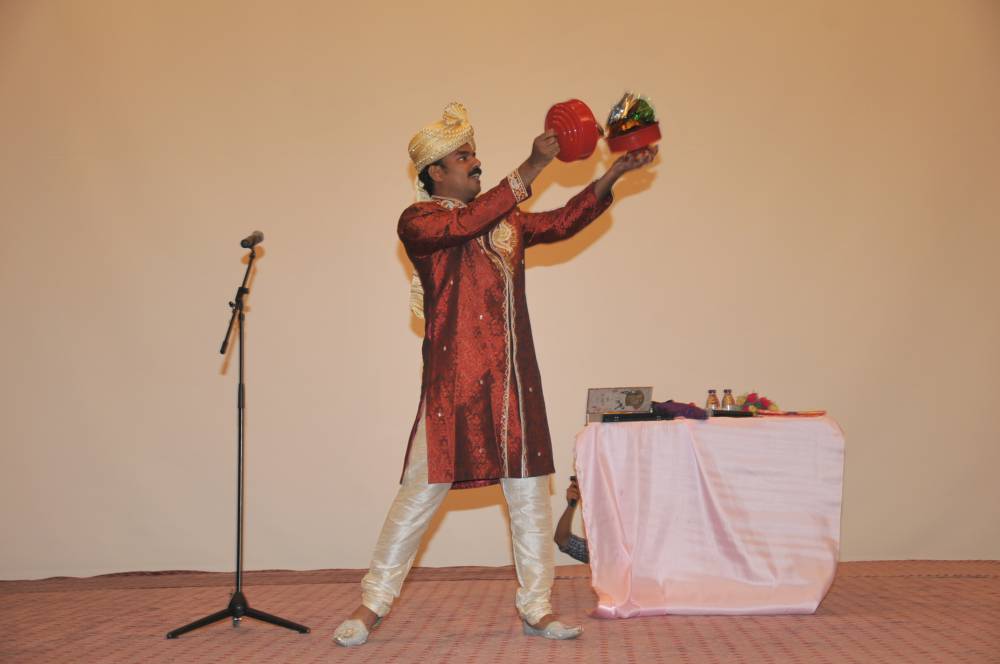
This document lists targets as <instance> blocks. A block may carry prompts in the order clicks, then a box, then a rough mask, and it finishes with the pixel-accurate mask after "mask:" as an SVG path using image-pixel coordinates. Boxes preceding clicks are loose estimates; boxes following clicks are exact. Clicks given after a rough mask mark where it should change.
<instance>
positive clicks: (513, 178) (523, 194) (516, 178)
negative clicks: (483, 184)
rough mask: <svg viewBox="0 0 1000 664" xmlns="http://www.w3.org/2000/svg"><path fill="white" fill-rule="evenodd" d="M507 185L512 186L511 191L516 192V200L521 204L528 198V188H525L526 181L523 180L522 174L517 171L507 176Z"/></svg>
mask: <svg viewBox="0 0 1000 664" xmlns="http://www.w3.org/2000/svg"><path fill="white" fill-rule="evenodd" d="M507 184H508V185H510V190H511V191H512V192H514V200H515V201H517V202H518V203H520V202H521V201H523V200H525V199H527V198H528V187H526V186H525V184H524V180H522V179H521V174H520V173H518V172H517V170H516V169H515V170H513V171H511V172H510V175H508V176H507Z"/></svg>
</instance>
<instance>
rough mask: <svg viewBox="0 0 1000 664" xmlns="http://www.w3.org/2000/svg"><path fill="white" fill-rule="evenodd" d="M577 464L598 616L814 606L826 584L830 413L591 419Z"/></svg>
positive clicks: (831, 492)
mask: <svg viewBox="0 0 1000 664" xmlns="http://www.w3.org/2000/svg"><path fill="white" fill-rule="evenodd" d="M576 468H577V470H576V472H577V476H578V478H579V483H580V491H581V494H582V497H583V501H582V503H583V520H584V527H585V528H586V535H587V539H588V541H589V545H590V566H591V572H592V579H593V585H594V590H595V591H596V592H597V597H598V605H597V608H596V609H595V615H596V616H597V617H602V618H631V617H634V616H647V615H656V614H665V613H675V614H777V613H813V612H814V611H815V610H816V607H818V606H819V603H820V601H821V600H822V599H823V596H824V595H825V594H826V592H827V590H829V588H830V584H831V583H832V582H833V576H834V572H835V570H836V565H837V559H838V554H839V549H840V504H841V497H842V494H843V473H844V438H843V435H842V434H841V431H840V428H839V427H838V426H837V424H836V422H834V421H833V420H831V419H829V418H826V417H821V418H797V419H792V418H763V417H761V418H753V419H735V418H714V419H710V420H708V421H695V420H684V419H679V420H674V421H670V422H629V423H614V424H611V423H608V424H600V423H593V424H589V425H587V427H586V428H585V429H584V430H583V431H581V432H580V434H579V435H578V436H577V441H576Z"/></svg>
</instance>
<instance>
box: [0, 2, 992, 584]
mask: <svg viewBox="0 0 1000 664" xmlns="http://www.w3.org/2000/svg"><path fill="white" fill-rule="evenodd" d="M346 5H348V3H334V2H318V1H316V2H252V3H251V2H237V1H235V0H232V1H230V2H208V3H203V2H193V1H190V2H126V1H124V0H122V1H118V2H115V1H113V0H87V1H84V0H78V1H72V0H62V1H59V0H48V1H42V2H36V1H32V0H5V1H4V2H0V223H2V234H0V306H2V308H3V314H2V317H0V321H2V322H0V325H2V330H3V344H2V346H0V370H2V374H3V381H2V384H0V455H2V467H0V529H2V532H3V546H2V547H0V578H27V577H40V576H46V575H55V574H67V575H86V574H94V573H103V572H112V571H123V570H155V569H178V568H187V569H214V570H225V569H231V568H232V565H233V561H232V548H233V512H234V504H233V495H234V486H233V485H234V475H235V472H234V456H235V449H234V448H235V444H234V438H235V431H234V429H235V422H234V419H235V415H234V410H233V407H234V387H235V372H234V370H235V366H229V367H228V369H227V370H226V372H225V373H223V362H222V359H221V357H220V356H219V354H218V344H219V342H220V341H221V337H222V334H223V332H224V329H223V328H224V326H225V323H226V321H227V317H228V308H227V306H226V302H227V300H228V298H230V297H231V296H232V294H233V289H234V287H235V285H236V282H237V281H238V279H239V278H240V276H241V275H242V269H243V267H242V264H241V262H240V261H241V258H242V256H243V253H242V252H241V250H240V249H239V247H238V246H237V241H238V240H239V239H240V238H241V237H243V236H244V235H245V234H247V233H249V232H250V231H251V230H253V229H256V228H259V229H261V230H263V231H264V233H265V235H266V236H267V241H266V244H265V247H266V250H265V252H264V256H263V257H262V258H261V260H260V262H259V268H258V270H257V274H256V280H255V281H254V283H253V293H252V296H251V298H250V300H249V305H250V311H249V314H248V316H249V325H248V347H247V351H248V355H249V373H248V378H247V381H248V388H247V389H248V423H247V424H248V439H247V445H248V452H247V491H248V493H247V531H246V566H247V568H250V569H259V568H275V567H281V568H319V567H362V566H365V565H366V564H367V561H368V556H369V553H370V550H371V546H372V544H373V542H374V538H375V535H376V532H377V529H378V528H379V526H380V525H381V520H382V518H383V515H384V513H385V510H386V508H387V506H388V503H389V501H390V499H391V497H392V495H393V493H394V491H395V482H396V479H397V477H398V473H399V469H400V464H401V461H402V455H403V449H404V445H405V438H406V435H407V433H408V431H409V426H410V423H411V421H412V417H413V414H414V410H415V407H416V401H417V396H418V379H419V370H420V364H419V344H420V339H419V337H418V335H417V334H416V333H415V332H414V329H415V328H414V326H413V321H412V320H411V319H410V317H409V312H408V310H407V274H408V266H407V264H406V262H405V258H404V257H403V254H402V253H401V251H400V248H399V245H398V241H397V239H396V236H395V220H396V219H397V217H398V215H399V212H400V211H401V210H402V208H403V207H404V206H405V205H407V204H408V203H409V202H410V200H411V196H412V189H411V181H410V178H411V172H410V171H409V170H408V163H407V160H406V153H405V146H406V142H407V141H408V140H409V137H410V135H411V134H412V132H413V131H414V130H416V129H417V128H418V127H419V126H420V125H422V124H423V123H425V122H428V121H431V120H433V119H435V118H436V116H437V115H438V114H439V112H440V109H441V107H442V106H443V105H444V104H445V103H446V102H448V101H451V100H453V99H457V100H461V101H463V102H464V103H465V104H466V105H467V106H468V107H469V108H470V110H471V113H472V117H473V120H474V122H475V124H476V127H477V131H478V135H477V137H478V147H479V154H480V157H481V159H482V160H483V162H484V166H485V169H486V179H487V180H490V181H495V180H497V179H498V178H500V177H501V176H503V175H504V173H505V172H507V170H509V169H511V168H513V167H514V166H516V165H517V164H518V163H520V161H521V160H522V159H523V158H524V157H525V156H526V155H527V153H528V150H529V148H530V141H531V139H532V137H533V136H534V135H535V134H536V133H538V132H539V131H540V128H541V123H542V118H543V116H544V114H545V111H546V109H547V108H548V107H549V106H550V105H551V104H552V103H553V102H556V101H560V100H564V99H567V98H569V97H579V98H582V99H584V100H585V101H586V102H588V103H589V104H590V105H591V107H592V108H593V109H594V110H595V112H597V113H598V115H603V114H604V113H606V112H607V109H608V108H609V107H610V105H611V104H612V103H613V102H614V101H615V100H616V98H617V97H618V96H619V95H620V94H621V92H622V90H623V89H624V88H627V87H634V88H636V89H638V90H640V91H642V92H644V93H646V94H648V95H649V96H650V97H651V98H652V99H653V101H654V102H655V103H656V104H657V107H658V110H659V112H660V114H661V117H662V126H663V130H664V134H665V138H664V141H663V143H662V146H661V155H662V156H661V158H660V159H659V161H658V163H657V165H656V167H655V168H653V169H652V171H651V172H650V174H649V175H635V176H632V177H630V178H629V179H628V180H627V181H623V182H622V183H620V185H619V187H618V189H617V193H618V195H619V200H618V202H617V203H616V204H615V206H614V207H613V208H612V210H611V212H610V213H609V214H607V215H605V216H604V217H603V218H601V219H600V220H599V221H598V222H596V223H595V224H594V225H593V226H592V227H591V228H589V229H588V230H586V231H585V232H583V233H581V234H580V235H579V236H578V237H577V238H574V239H573V240H571V241H569V242H566V243H564V244H562V245H558V246H553V247H546V248H541V249H537V250H533V253H529V257H530V258H529V262H530V265H529V270H528V280H529V284H530V286H529V302H530V306H531V313H532V318H533V322H534V331H535V337H536V340H537V350H538V354H539V359H540V364H541V368H542V374H543V377H544V380H545V391H546V397H547V401H548V405H549V420H550V424H551V429H552V432H553V438H554V441H555V446H556V462H557V467H558V471H559V472H558V475H557V476H556V480H555V482H554V485H553V487H554V493H553V498H552V503H553V506H554V507H555V508H556V509H560V508H561V505H562V491H563V488H564V485H565V479H566V476H567V475H569V474H570V472H571V462H572V454H571V449H572V441H573V436H574V433H575V432H576V431H577V429H578V428H579V426H580V422H581V410H582V401H583V397H584V390H585V388H587V387H588V386H601V385H618V384H652V385H655V386H656V396H657V397H658V398H660V399H664V398H670V397H673V398H679V399H693V400H701V398H702V395H703V393H704V390H705V389H706V388H707V387H713V386H714V387H719V388H721V387H725V386H732V387H734V388H736V389H747V388H752V387H756V388H759V389H761V390H763V391H765V392H766V393H767V394H769V395H771V396H773V397H774V398H775V399H777V400H778V401H779V403H781V404H783V405H786V406H788V407H800V408H807V407H824V408H827V409H829V411H830V412H831V413H832V414H833V416H834V417H836V418H837V420H838V421H839V422H840V423H841V425H842V426H843V428H844V430H845V432H846V436H847V441H848V455H847V471H846V480H845V502H844V517H843V548H842V553H843V558H844V559H847V560H854V559H881V558H1000V528H998V525H997V524H998V523H1000V514H998V510H1000V508H998V505H1000V488H998V486H1000V482H997V480H996V478H997V474H998V471H997V469H998V468H1000V436H998V433H997V432H998V427H997V419H996V414H995V412H994V411H995V409H996V404H998V403H1000V379H998V372H1000V350H998V344H997V340H998V338H1000V312H998V307H997V296H996V291H997V283H998V279H1000V268H998V266H997V261H996V260H994V253H995V252H996V250H997V246H998V241H1000V228H998V226H1000V225H998V213H1000V175H998V174H1000V127H998V118H1000V66H998V65H1000V5H998V3H996V2H993V1H990V0H979V1H976V0H955V1H952V2H941V1H937V0H923V1H917V2H913V1H911V0H877V1H857V0H852V1H847V2H845V1H842V0H841V1H833V0H831V1H829V2H816V1H806V2H800V1H793V0H784V1H779V0H770V1H768V0H755V1H754V2H741V3H736V2H699V3H693V2H691V3H682V2H636V3H630V4H628V5H627V6H625V5H614V4H613V3H608V2H603V1H587V2H571V1H569V0H565V1H560V2H551V3H544V2H543V3H538V5H540V6H536V3H532V2H510V3H464V4H458V5H454V4H453V5H447V4H442V3H439V2H437V3H421V2H406V3H370V4H369V5H367V6H363V4H362V3H350V6H346ZM605 159H606V151H603V147H602V152H601V153H600V154H599V155H598V156H595V157H593V158H592V159H591V160H589V161H587V162H585V163H577V164H572V165H564V164H561V163H555V164H553V165H552V167H551V168H550V169H549V170H548V171H546V173H545V174H544V175H543V176H542V178H541V180H540V181H539V182H538V183H537V186H536V196H535V197H534V199H533V200H532V201H530V202H529V204H528V207H529V208H530V209H544V208H546V207H550V206H555V205H558V204H560V203H561V202H562V201H564V200H565V199H566V198H567V197H568V196H569V195H570V194H571V193H572V192H573V191H575V190H576V189H577V188H579V187H580V186H581V185H583V184H584V183H586V182H587V181H588V180H589V179H591V178H592V177H594V176H595V175H597V174H599V173H601V172H602V170H603V168H604V165H605ZM501 505H502V499H501V497H500V494H499V492H498V491H496V490H492V489H491V490H477V491H473V492H456V493H453V494H452V495H451V497H450V498H449V499H448V502H447V503H446V510H445V511H444V512H442V516H441V518H439V520H438V521H437V522H436V525H435V528H434V531H433V533H432V537H431V538H430V540H429V542H428V544H427V546H426V548H425V551H424V553H423V556H422V558H421V560H420V564H424V565H454V564H504V563H506V562H507V561H508V560H509V554H508V546H509V544H508V535H507V530H506V523H505V519H504V510H503V509H502V507H501ZM560 556H561V554H560ZM560 561H561V562H567V561H568V559H566V558H563V557H560Z"/></svg>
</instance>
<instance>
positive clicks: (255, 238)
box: [240, 231, 264, 249]
mask: <svg viewBox="0 0 1000 664" xmlns="http://www.w3.org/2000/svg"><path fill="white" fill-rule="evenodd" d="M263 241H264V234H263V233H261V232H260V231H254V232H253V233H250V235H247V236H246V237H245V238H243V239H242V240H240V246H241V247H243V248H244V249H250V248H251V247H254V246H256V245H258V244H260V243H261V242H263Z"/></svg>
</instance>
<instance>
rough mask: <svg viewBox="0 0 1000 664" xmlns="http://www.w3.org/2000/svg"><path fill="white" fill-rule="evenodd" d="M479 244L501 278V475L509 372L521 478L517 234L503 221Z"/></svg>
mask: <svg viewBox="0 0 1000 664" xmlns="http://www.w3.org/2000/svg"><path fill="white" fill-rule="evenodd" d="M478 239H479V245H480V247H481V248H482V249H483V252H484V253H485V254H486V255H487V256H489V258H490V260H492V261H493V264H494V265H495V266H496V268H497V271H498V272H499V273H500V275H501V276H502V277H503V286H504V304H503V309H504V331H505V333H506V342H507V343H506V346H507V363H506V369H505V371H504V391H503V424H502V426H501V431H502V438H503V440H502V443H501V447H502V452H503V463H504V474H505V475H507V476H508V477H510V467H509V463H508V459H507V449H508V443H509V432H510V425H509V420H510V387H511V373H512V372H513V378H514V385H515V386H516V387H517V409H518V415H519V421H520V423H521V477H525V476H526V475H527V451H526V447H525V444H524V441H525V428H526V424H525V421H524V399H523V397H522V396H521V375H520V371H519V370H518V368H517V331H516V327H515V325H514V318H515V308H516V307H515V305H514V268H513V254H514V248H515V247H516V246H517V234H516V233H515V232H514V227H513V226H511V224H510V222H508V221H507V220H506V219H503V220H501V221H500V223H499V224H497V225H496V226H494V228H493V230H492V231H490V234H489V248H490V249H492V251H490V250H488V249H487V248H486V242H485V241H484V240H483V238H482V236H480V237H479V238H478Z"/></svg>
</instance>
